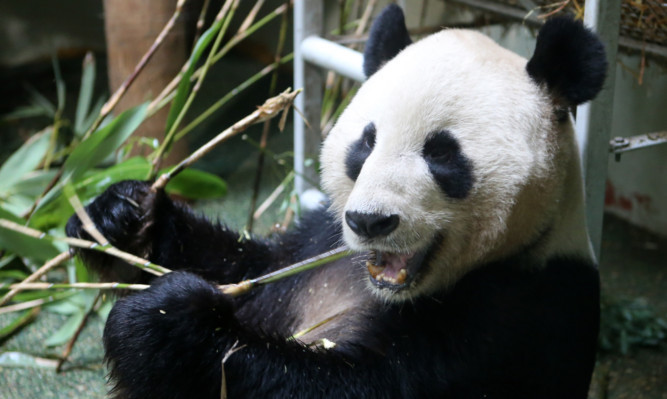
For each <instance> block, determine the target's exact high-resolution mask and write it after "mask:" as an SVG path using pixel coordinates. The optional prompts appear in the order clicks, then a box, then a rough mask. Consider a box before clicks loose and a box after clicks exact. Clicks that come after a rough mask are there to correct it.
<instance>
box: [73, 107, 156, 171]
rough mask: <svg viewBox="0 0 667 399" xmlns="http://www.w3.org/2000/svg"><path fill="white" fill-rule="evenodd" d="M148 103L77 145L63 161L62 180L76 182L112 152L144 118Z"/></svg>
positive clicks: (115, 120)
mask: <svg viewBox="0 0 667 399" xmlns="http://www.w3.org/2000/svg"><path fill="white" fill-rule="evenodd" d="M147 108H148V103H144V104H142V105H139V106H137V107H134V108H131V109H128V110H127V111H125V112H123V113H122V114H120V115H119V116H118V117H116V118H114V119H113V120H112V121H111V122H109V123H108V124H107V125H105V126H103V127H101V128H100V129H98V130H97V131H96V132H95V133H93V134H92V135H91V136H90V137H89V138H88V139H87V140H85V141H83V142H82V143H81V144H79V145H78V146H77V147H76V148H75V149H74V151H72V153H71V154H70V156H69V157H68V158H67V161H65V165H64V170H65V172H64V178H63V180H68V179H72V180H77V179H78V178H79V177H81V176H82V175H83V173H84V172H86V171H87V170H88V169H90V168H91V167H93V166H95V165H96V164H98V163H99V162H101V161H103V160H104V159H105V158H106V157H107V156H108V155H110V154H111V153H112V152H114V151H115V150H116V149H117V148H118V147H120V146H121V144H123V142H124V141H125V140H127V138H128V137H129V136H130V135H131V134H132V133H133V132H134V131H135V130H136V129H137V127H139V125H140V124H141V122H143V120H144V118H145V117H146V109H147Z"/></svg>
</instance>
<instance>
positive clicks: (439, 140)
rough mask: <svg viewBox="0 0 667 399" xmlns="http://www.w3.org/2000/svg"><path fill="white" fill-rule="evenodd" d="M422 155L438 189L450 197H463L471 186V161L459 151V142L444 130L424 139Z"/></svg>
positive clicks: (472, 179)
mask: <svg viewBox="0 0 667 399" xmlns="http://www.w3.org/2000/svg"><path fill="white" fill-rule="evenodd" d="M422 156H423V157H424V160H425V161H426V164H427V165H428V169H429V171H430V172H431V174H432V175H433V178H434V179H435V181H436V183H438V186H440V189H442V191H444V192H445V194H447V196H449V197H451V198H457V199H461V198H465V197H466V196H467V195H468V192H469V191H470V189H471V188H472V184H473V181H474V177H473V174H472V162H470V160H469V159H468V158H466V156H465V155H463V152H462V151H461V146H460V145H459V142H458V141H457V140H456V139H455V138H454V136H452V134H451V133H450V132H448V131H446V130H443V131H440V132H437V133H435V134H433V135H431V137H429V138H428V139H427V140H426V143H424V149H423V150H422Z"/></svg>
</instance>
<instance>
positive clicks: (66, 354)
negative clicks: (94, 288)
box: [56, 291, 102, 373]
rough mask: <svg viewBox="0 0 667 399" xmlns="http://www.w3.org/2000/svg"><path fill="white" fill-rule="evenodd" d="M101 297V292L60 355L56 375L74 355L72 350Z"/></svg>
mask: <svg viewBox="0 0 667 399" xmlns="http://www.w3.org/2000/svg"><path fill="white" fill-rule="evenodd" d="M101 297H102V292H101V291H100V292H98V293H97V295H96V296H95V299H94V300H93V303H92V304H91V305H90V309H88V311H87V312H86V314H85V315H84V316H83V320H81V323H79V327H77V329H76V331H75V332H74V335H73V336H72V338H71V339H70V340H69V342H68V343H67V346H66V347H65V349H64V350H63V354H62V355H60V360H58V364H57V365H56V373H60V371H61V370H62V367H63V364H65V362H66V361H67V358H68V357H69V355H70V354H71V353H72V349H73V348H74V344H75V343H76V341H77V340H78V339H79V335H81V331H83V327H85V325H86V323H87V322H88V319H89V318H90V315H91V314H93V311H94V310H95V305H97V302H98V301H99V300H100V298H101Z"/></svg>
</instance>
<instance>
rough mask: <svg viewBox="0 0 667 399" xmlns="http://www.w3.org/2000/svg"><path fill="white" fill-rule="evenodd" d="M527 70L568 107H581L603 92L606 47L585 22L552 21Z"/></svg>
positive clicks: (544, 32) (540, 37) (539, 36)
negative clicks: (580, 105) (601, 90)
mask: <svg viewBox="0 0 667 399" xmlns="http://www.w3.org/2000/svg"><path fill="white" fill-rule="evenodd" d="M526 70H527V71H528V74H529V75H530V76H531V77H532V78H533V79H534V80H535V81H536V82H537V83H540V84H546V86H547V88H548V89H549V91H550V92H551V93H552V94H553V95H555V96H557V97H558V98H559V99H563V100H565V101H566V102H567V103H568V105H579V104H581V103H584V102H586V101H588V100H591V99H593V98H594V97H595V96H596V95H597V94H598V92H599V91H600V89H602V84H603V83H604V79H605V75H606V73H607V58H606V56H605V52H604V45H603V44H602V42H600V39H599V38H598V37H597V36H596V35H595V34H594V33H593V32H591V31H590V30H588V29H587V28H586V27H584V25H583V24H582V23H581V22H578V21H575V20H573V19H572V18H569V17H558V18H552V19H550V20H548V21H547V22H546V23H545V24H544V26H542V29H540V32H539V34H538V35H537V44H536V46H535V53H534V54H533V58H531V59H530V61H529V62H528V65H527V66H526Z"/></svg>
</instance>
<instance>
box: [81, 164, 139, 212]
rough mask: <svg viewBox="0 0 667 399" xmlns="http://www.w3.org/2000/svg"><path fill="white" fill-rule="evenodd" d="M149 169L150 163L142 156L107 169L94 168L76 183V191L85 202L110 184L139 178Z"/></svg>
mask: <svg viewBox="0 0 667 399" xmlns="http://www.w3.org/2000/svg"><path fill="white" fill-rule="evenodd" d="M150 170H151V165H150V163H149V162H148V160H146V158H143V157H134V158H130V159H128V160H127V161H125V162H122V163H119V164H117V165H114V166H112V167H110V168H107V169H101V170H95V171H93V173H90V174H87V175H86V176H85V178H83V179H81V180H79V181H78V182H77V183H76V184H75V187H76V192H77V193H78V194H79V196H80V197H81V200H82V201H83V202H84V203H85V201H86V200H88V199H91V198H93V197H96V196H97V195H99V194H101V193H102V192H103V191H104V190H106V189H107V188H108V187H109V186H110V185H112V184H114V183H117V182H119V181H122V180H141V179H144V178H145V177H146V175H147V174H148V172H150Z"/></svg>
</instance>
